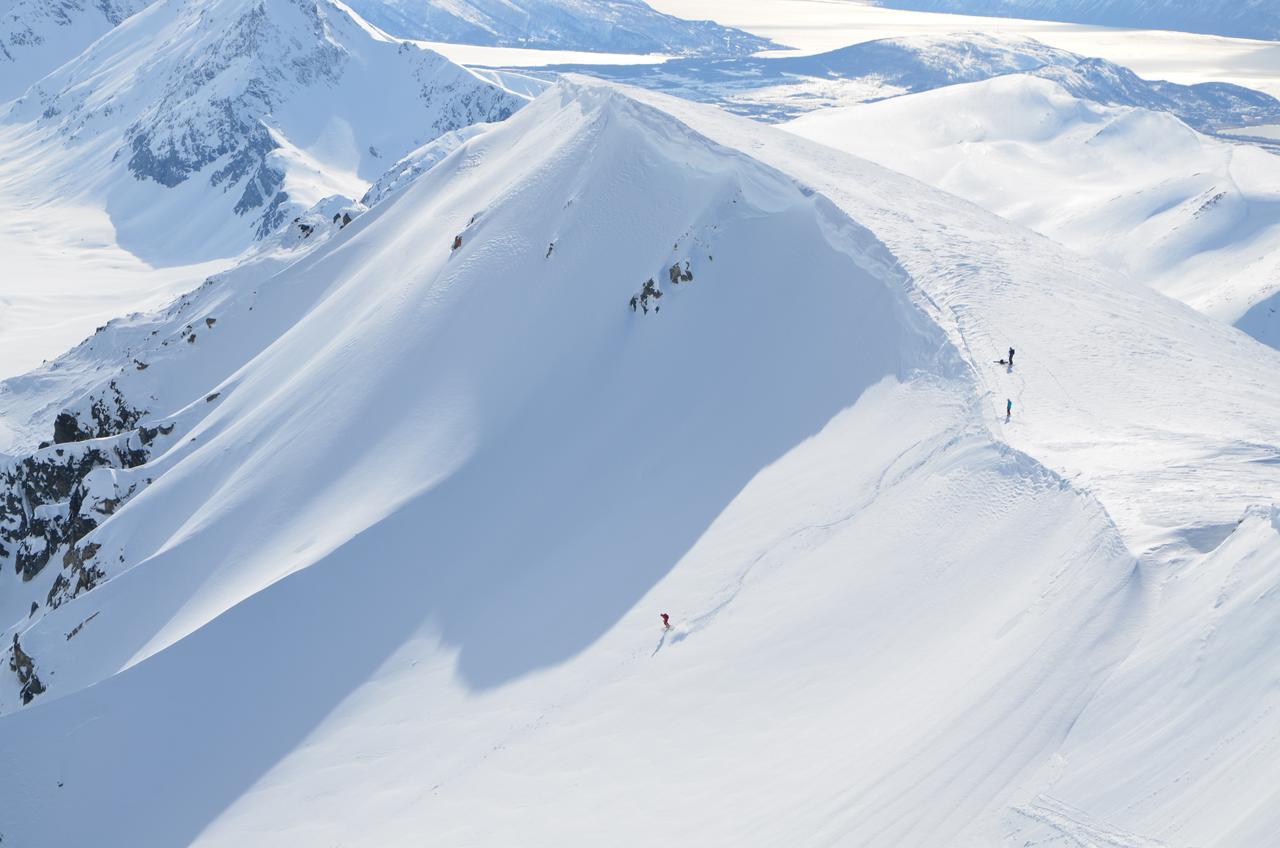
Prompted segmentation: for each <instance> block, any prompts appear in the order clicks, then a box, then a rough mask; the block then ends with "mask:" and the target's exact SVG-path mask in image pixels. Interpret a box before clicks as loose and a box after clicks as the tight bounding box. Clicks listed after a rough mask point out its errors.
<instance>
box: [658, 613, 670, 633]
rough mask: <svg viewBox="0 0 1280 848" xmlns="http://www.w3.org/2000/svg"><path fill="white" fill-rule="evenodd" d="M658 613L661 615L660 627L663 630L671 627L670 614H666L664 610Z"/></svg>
mask: <svg viewBox="0 0 1280 848" xmlns="http://www.w3.org/2000/svg"><path fill="white" fill-rule="evenodd" d="M658 615H660V616H662V629H663V630H670V629H671V616H670V615H668V614H667V613H665V612H660V613H658Z"/></svg>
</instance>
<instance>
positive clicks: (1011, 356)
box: [1009, 348, 1013, 368]
mask: <svg viewBox="0 0 1280 848" xmlns="http://www.w3.org/2000/svg"><path fill="white" fill-rule="evenodd" d="M1009 367H1010V368H1012V367H1013V348H1009Z"/></svg>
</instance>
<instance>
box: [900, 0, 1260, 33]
mask: <svg viewBox="0 0 1280 848" xmlns="http://www.w3.org/2000/svg"><path fill="white" fill-rule="evenodd" d="M875 2H876V3H877V4H878V5H881V6H888V7H889V8H892V9H911V10H917V11H924V12H956V13H959V14H963V15H987V16H996V17H1009V18H1032V19H1035V20H1047V21H1071V22H1075V23H1082V24H1096V25H1098V26H1107V27H1126V28H1137V29H1172V30H1182V31H1185V32H1203V33H1209V34H1211V35H1230V36H1237V37H1240V38H1260V39H1267V40H1272V41H1274V40H1277V39H1280V9H1277V8H1276V6H1275V4H1274V3H1273V2H1272V1H1271V0H1194V2H1189V1H1188V0H875Z"/></svg>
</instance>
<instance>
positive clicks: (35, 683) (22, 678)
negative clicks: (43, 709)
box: [9, 633, 45, 704]
mask: <svg viewBox="0 0 1280 848" xmlns="http://www.w3.org/2000/svg"><path fill="white" fill-rule="evenodd" d="M9 670H10V671H12V672H13V673H14V674H16V675H18V686H19V687H20V688H19V690H18V694H19V697H21V698H22V703H24V704H29V703H31V701H32V700H33V699H34V698H35V697H36V696H37V695H41V694H43V693H44V690H45V687H44V683H42V682H41V680H40V677H39V675H37V674H36V661H35V660H34V659H32V658H31V655H30V654H28V653H27V652H26V651H24V650H22V645H21V644H19V643H18V634H17V633H15V634H13V647H12V648H11V649H10V651H9Z"/></svg>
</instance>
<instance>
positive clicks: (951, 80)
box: [539, 32, 1280, 132]
mask: <svg viewBox="0 0 1280 848" xmlns="http://www.w3.org/2000/svg"><path fill="white" fill-rule="evenodd" d="M556 72H560V73H563V72H578V73H586V74H591V75H592V76H599V77H603V78H605V79H610V80H614V81H618V82H625V83H627V84H630V85H640V86H643V87H645V88H651V89H654V90H656V91H664V92H667V93H669V94H675V95H677V96H679V97H685V98H688V99H692V100H699V101H702V102H705V103H715V104H717V105H720V106H722V107H724V108H725V109H728V110H729V111H731V112H734V113H736V114H740V115H747V116H750V117H754V118H758V119H762V120H768V121H781V120H787V119H789V118H794V117H797V116H799V115H801V114H805V113H808V112H812V111H818V110H823V109H830V108H831V107H833V106H848V105H854V104H857V103H864V102H869V101H875V100H883V99H886V98H889V97H895V96H898V95H902V94H909V93H914V92H920V91H928V90H931V89H935V88H942V87H944V86H948V85H956V84H958V83H965V82H977V81H980V80H984V79H988V78H991V77H996V76H1002V75H1005V74H1012V73H1028V74H1034V75H1037V76H1043V77H1045V78H1047V79H1052V80H1054V81H1056V82H1058V83H1059V84H1061V85H1062V86H1064V87H1065V88H1067V89H1068V90H1069V91H1071V92H1072V93H1073V94H1075V95H1076V96H1077V97H1080V98H1082V99H1086V100H1093V101H1096V102H1098V103H1103V104H1107V105H1126V106H1139V107H1143V108H1146V109H1152V110H1155V111H1160V112H1169V113H1171V114H1174V115H1177V116H1178V117H1179V118H1181V119H1182V120H1183V121H1186V122H1187V123H1189V124H1191V125H1192V126H1194V127H1196V128H1197V129H1200V130H1203V131H1206V132H1213V131H1217V130H1221V129H1233V130H1235V129H1238V128H1242V127H1248V126H1257V125H1266V124H1269V123H1271V122H1273V121H1274V120H1276V118H1277V117H1280V100H1276V99H1275V98H1274V97H1272V96H1270V95H1267V94H1263V93H1261V92H1258V91H1253V90H1251V89H1247V88H1243V87H1241V86H1237V85H1229V84H1226V83H1199V84H1196V85H1190V86H1185V85H1175V84H1174V83H1170V82H1165V81H1162V80H1144V79H1142V78H1140V77H1139V76H1138V75H1137V74H1135V73H1133V72H1132V71H1130V70H1129V69H1127V68H1124V67H1121V66H1120V65H1116V64H1114V63H1112V62H1108V61H1105V60H1103V59H1096V58H1087V57H1085V56H1080V55H1077V54H1075V53H1069V52H1067V51H1065V50H1060V49H1057V48H1053V47H1049V46H1047V45H1045V44H1042V43H1040V42H1038V41H1036V40H1034V39H1030V38H1022V37H1017V36H1007V35H999V36H997V35H989V34H984V33H980V32H968V33H948V34H946V35H939V36H912V37H904V38H886V39H879V40H875V41H866V42H861V43H858V44H854V45H851V46H849V47H843V48H841V49H839V50H834V51H830V52H827V53H820V54H817V55H813V56H771V57H740V58H733V59H673V60H669V61H667V62H663V63H661V64H656V65H635V64H624V65H602V64H599V63H593V64H581V65H565V66H559V67H551V68H548V69H546V70H545V71H541V72H539V73H540V74H541V75H542V76H547V77H549V76H552V75H554V74H555V73H556Z"/></svg>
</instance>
